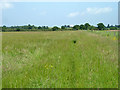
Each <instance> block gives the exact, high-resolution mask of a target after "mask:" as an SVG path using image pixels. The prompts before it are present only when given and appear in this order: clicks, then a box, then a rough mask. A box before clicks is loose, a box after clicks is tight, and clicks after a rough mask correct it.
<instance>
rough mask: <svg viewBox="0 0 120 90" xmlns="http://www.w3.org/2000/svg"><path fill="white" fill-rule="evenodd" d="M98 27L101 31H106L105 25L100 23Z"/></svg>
mask: <svg viewBox="0 0 120 90" xmlns="http://www.w3.org/2000/svg"><path fill="white" fill-rule="evenodd" d="M97 26H98V29H99V30H104V29H105V25H104V24H103V23H98V24H97Z"/></svg>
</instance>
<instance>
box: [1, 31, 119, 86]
mask: <svg viewBox="0 0 120 90" xmlns="http://www.w3.org/2000/svg"><path fill="white" fill-rule="evenodd" d="M117 38H118V35H117V32H116V34H115V36H114V32H112V34H111V33H109V35H108V33H106V31H101V32H100V31H93V32H92V31H81V30H78V31H51V32H50V31H48V32H4V33H2V57H3V62H2V87H3V88H117V87H118V40H117ZM74 41H76V43H74Z"/></svg>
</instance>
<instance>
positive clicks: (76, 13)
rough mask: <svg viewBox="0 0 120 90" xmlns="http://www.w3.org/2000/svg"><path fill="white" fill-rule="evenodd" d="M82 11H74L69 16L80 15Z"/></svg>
mask: <svg viewBox="0 0 120 90" xmlns="http://www.w3.org/2000/svg"><path fill="white" fill-rule="evenodd" d="M79 14H80V13H79V12H72V13H70V14H69V15H68V17H76V16H78V15H79Z"/></svg>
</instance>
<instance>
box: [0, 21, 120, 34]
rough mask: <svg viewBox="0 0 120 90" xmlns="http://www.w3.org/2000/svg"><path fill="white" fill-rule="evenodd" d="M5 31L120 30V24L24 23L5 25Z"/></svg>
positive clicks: (3, 27) (3, 29)
mask: <svg viewBox="0 0 120 90" xmlns="http://www.w3.org/2000/svg"><path fill="white" fill-rule="evenodd" d="M1 28H2V31H3V32H10V31H65V30H120V25H114V26H113V25H109V24H108V25H107V26H105V25H104V24H103V23H98V24H97V26H93V25H90V24H89V23H85V24H81V25H74V26H71V25H63V26H61V27H58V26H54V27H48V26H38V27H37V26H34V25H30V24H28V25H24V26H10V27H7V26H5V25H3V26H2V27H1Z"/></svg>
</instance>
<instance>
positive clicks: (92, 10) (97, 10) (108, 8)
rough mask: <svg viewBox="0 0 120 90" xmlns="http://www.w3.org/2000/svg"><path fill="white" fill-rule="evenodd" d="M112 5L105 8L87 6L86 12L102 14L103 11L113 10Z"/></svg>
mask: <svg viewBox="0 0 120 90" xmlns="http://www.w3.org/2000/svg"><path fill="white" fill-rule="evenodd" d="M111 11H112V8H111V7H104V8H87V9H86V13H90V14H102V13H108V12H111Z"/></svg>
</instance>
